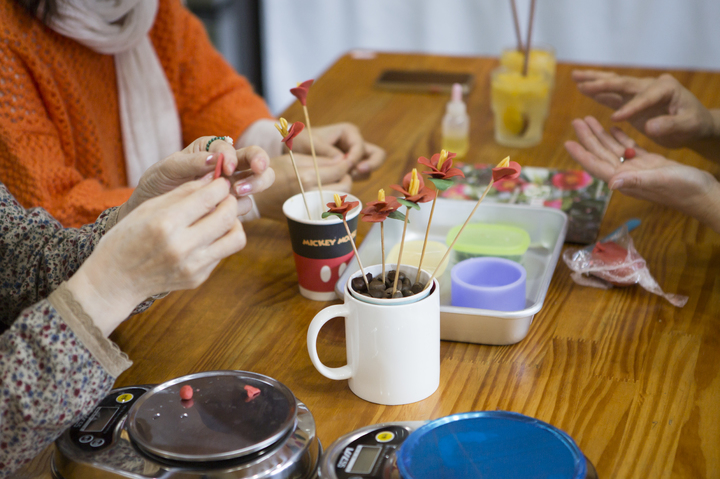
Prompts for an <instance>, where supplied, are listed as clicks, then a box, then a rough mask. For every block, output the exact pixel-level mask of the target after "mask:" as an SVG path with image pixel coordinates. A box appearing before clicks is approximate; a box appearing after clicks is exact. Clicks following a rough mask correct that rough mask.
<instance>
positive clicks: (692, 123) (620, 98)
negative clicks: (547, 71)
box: [572, 70, 716, 148]
mask: <svg viewBox="0 0 720 479" xmlns="http://www.w3.org/2000/svg"><path fill="white" fill-rule="evenodd" d="M572 78H573V80H574V81H575V82H576V83H577V87H578V90H580V92H581V93H583V94H585V95H587V96H589V97H590V98H593V99H594V100H596V101H597V102H599V103H601V104H603V105H605V106H608V107H610V108H612V109H614V110H616V111H615V113H613V115H612V117H611V118H612V120H614V121H628V122H630V123H631V124H632V125H633V126H634V127H635V128H636V129H637V130H638V131H640V132H641V133H643V134H644V135H646V136H648V137H649V138H651V139H652V140H653V141H655V142H656V143H657V144H659V145H661V146H665V147H668V148H679V147H690V148H693V147H695V145H694V143H696V142H699V141H702V140H706V139H709V138H712V137H713V136H715V129H716V126H715V119H714V116H713V114H712V113H711V111H710V110H708V109H707V108H706V107H705V106H703V104H702V103H700V101H699V100H698V99H697V98H696V97H695V95H693V94H692V93H691V92H690V91H689V90H688V89H687V88H685V87H684V86H683V85H681V84H680V82H678V81H677V80H676V79H675V78H674V77H673V76H671V75H668V74H663V75H660V76H659V77H658V78H635V77H630V76H620V75H618V74H616V73H612V72H603V71H595V70H576V71H573V73H572Z"/></svg>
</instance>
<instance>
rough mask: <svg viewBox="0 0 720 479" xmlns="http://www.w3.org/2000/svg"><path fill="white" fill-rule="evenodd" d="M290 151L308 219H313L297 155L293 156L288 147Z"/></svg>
mask: <svg viewBox="0 0 720 479" xmlns="http://www.w3.org/2000/svg"><path fill="white" fill-rule="evenodd" d="M288 151H289V152H290V160H291V161H292V165H293V169H294V170H295V176H296V177H297V180H298V184H299V185H300V192H301V193H302V197H303V201H304V202H305V210H307V215H308V219H309V220H311V219H312V216H311V215H310V207H309V206H308V202H307V198H306V197H305V189H304V188H303V185H302V181H300V172H299V171H298V169H297V164H296V163H295V157H294V156H293V152H292V150H291V149H289V148H288Z"/></svg>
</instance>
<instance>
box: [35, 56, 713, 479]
mask: <svg viewBox="0 0 720 479" xmlns="http://www.w3.org/2000/svg"><path fill="white" fill-rule="evenodd" d="M497 64H498V61H497V59H495V58H478V57H472V58H469V57H440V56H429V55H409V54H379V55H377V56H376V57H375V58H373V59H369V60H364V59H353V58H352V57H351V56H344V57H342V58H340V59H339V60H338V61H337V62H336V63H335V64H334V65H333V66H332V67H331V68H330V69H329V70H328V71H327V72H326V73H324V74H323V75H322V77H320V78H319V79H318V80H317V82H316V84H315V85H314V86H313V87H312V89H311V91H310V95H309V97H308V108H309V110H310V117H311V120H312V124H313V126H314V127H317V126H320V125H323V124H328V123H332V122H337V121H348V122H352V123H355V124H356V125H358V127H359V128H360V130H361V131H362V133H363V135H364V137H365V138H366V139H367V140H368V141H370V142H372V143H375V144H378V145H380V146H382V147H383V148H385V150H386V151H387V160H386V162H385V164H384V165H383V166H382V168H381V169H380V170H379V171H377V172H375V173H374V174H373V175H372V177H371V178H370V179H367V180H361V181H357V182H356V183H355V185H354V189H353V193H354V194H356V195H357V196H358V197H360V199H361V200H363V202H367V201H371V200H373V199H374V198H375V197H376V194H377V190H378V188H381V187H383V188H387V187H388V185H389V184H391V183H394V182H397V181H398V180H399V179H400V178H401V176H402V174H404V173H405V172H407V171H409V170H410V168H411V167H412V166H414V165H415V162H416V161H417V158H418V157H419V156H421V155H422V156H430V155H431V154H433V153H435V152H438V151H439V149H440V147H439V142H440V121H441V118H442V116H443V114H444V111H445V103H446V102H447V100H448V98H447V95H441V94H432V93H411V92H408V93H403V92H390V91H384V90H379V89H376V88H374V86H373V83H374V80H375V78H376V77H377V76H378V75H379V74H380V73H381V71H383V70H384V69H399V68H407V69H435V70H450V71H460V72H470V73H473V74H474V75H475V79H476V82H475V85H474V88H473V89H472V91H471V93H470V95H469V97H468V99H467V101H468V111H469V115H470V118H471V138H470V152H469V153H468V158H467V161H469V162H482V163H496V162H498V161H499V160H500V159H502V158H503V157H505V156H507V155H510V157H511V159H513V160H515V161H518V162H519V163H520V164H522V165H528V166H545V167H555V168H577V165H576V164H575V163H574V161H573V160H572V158H570V156H569V155H568V154H567V152H566V151H565V149H564V146H563V143H564V142H565V141H566V140H569V139H574V137H575V135H574V132H573V130H572V127H571V124H570V123H571V120H572V119H573V118H577V117H583V116H585V115H593V116H595V117H596V118H598V119H599V120H600V122H601V123H602V124H603V125H605V126H606V127H608V126H609V125H610V124H611V122H610V120H609V116H610V110H609V109H607V108H604V107H602V106H600V105H598V104H596V103H595V102H593V101H591V100H589V99H587V98H585V97H583V96H582V95H581V94H579V93H578V92H577V90H576V88H575V86H574V84H573V82H572V80H571V79H570V72H571V71H572V70H573V69H574V68H586V67H584V66H583V67H581V66H578V65H568V64H562V63H561V64H559V65H558V70H557V79H556V87H555V90H554V94H553V98H552V103H551V108H550V114H549V118H548V120H547V123H546V127H545V133H544V137H543V140H542V142H541V143H540V144H539V145H538V146H536V147H532V148H527V149H513V148H507V147H503V146H500V145H498V144H496V143H495V141H494V139H493V120H492V116H491V111H490V104H489V98H490V91H489V77H490V71H491V70H492V69H493V68H494V67H496V66H497ZM613 70H614V71H618V72H624V73H628V74H632V75H636V76H647V75H657V74H659V73H660V72H659V71H652V70H647V69H636V68H622V69H621V68H615V69H613ZM672 73H673V74H674V75H675V76H676V77H677V78H678V79H679V80H680V82H681V83H683V84H684V85H685V86H686V87H687V88H689V89H690V90H691V91H692V92H693V93H695V94H696V95H697V96H698V97H699V98H700V99H701V100H702V101H703V103H704V104H705V105H707V106H709V107H716V108H717V107H720V74H719V73H711V72H699V71H675V72H672ZM301 80H305V79H304V78H301V79H296V78H289V79H288V85H289V86H288V88H289V87H290V86H294V84H295V82H296V81H301ZM283 116H284V117H285V118H287V119H288V121H298V120H299V121H303V118H304V117H303V113H302V109H301V107H300V105H299V104H294V105H292V106H291V107H290V108H289V109H288V110H287V111H286V112H285V113H284V114H283ZM620 126H621V127H623V129H625V131H626V132H628V133H629V134H630V135H631V136H633V138H635V139H636V140H637V141H638V143H639V144H640V145H641V146H643V147H646V148H649V149H651V150H652V151H655V152H659V153H661V154H665V155H666V156H668V157H670V158H672V159H675V160H678V161H683V162H685V163H688V164H690V165H693V166H696V167H699V168H704V169H707V170H709V171H711V172H712V173H713V174H714V175H716V176H717V175H718V173H720V168H719V167H718V165H716V164H714V163H712V162H710V161H708V160H705V159H704V158H701V157H700V156H698V155H696V154H694V153H693V152H691V151H689V150H674V151H669V150H666V149H663V148H660V147H657V146H655V145H654V144H653V143H652V142H650V141H649V140H647V139H645V138H644V137H642V136H641V135H640V134H638V133H637V132H635V131H634V130H632V128H631V127H630V126H629V125H627V124H623V125H620ZM633 217H636V218H640V219H641V220H642V224H641V226H640V227H639V228H638V229H636V230H635V231H633V233H632V236H633V239H634V241H635V245H636V248H637V249H638V251H639V253H640V254H641V255H642V256H643V257H644V258H645V259H646V260H647V265H648V267H649V269H650V272H651V273H652V274H653V276H654V277H655V279H656V280H657V281H658V283H659V284H660V285H661V286H662V288H663V289H664V290H665V291H666V292H672V293H678V294H683V295H687V296H689V297H690V299H689V301H688V303H687V305H686V306H685V307H683V308H676V307H674V306H672V305H671V304H670V303H669V302H667V301H666V300H665V299H663V298H661V297H659V296H657V295H653V294H650V293H648V292H647V291H645V290H644V289H642V288H640V287H631V288H624V289H611V290H600V289H593V288H588V287H582V286H579V285H576V284H575V283H574V282H573V281H572V279H571V278H570V273H569V270H568V268H567V267H566V266H565V264H564V263H563V262H562V260H561V261H560V262H559V263H558V265H557V268H556V270H555V274H554V276H553V279H552V282H551V284H550V288H549V290H548V294H547V297H546V299H545V302H544V305H543V308H542V310H541V311H540V312H539V313H538V314H537V315H536V316H535V318H534V321H533V324H532V325H531V327H530V330H529V333H528V335H527V337H525V339H523V340H522V341H521V342H519V343H518V344H515V345H510V346H485V345H478V344H468V343H460V342H447V341H443V342H442V345H441V380H440V388H439V389H438V390H437V391H436V392H435V393H434V394H433V395H432V396H430V397H429V398H428V399H425V400H423V401H421V402H418V403H415V404H411V405H406V406H380V405H376V404H371V403H368V402H365V401H363V400H361V399H359V398H358V397H356V396H355V395H354V394H353V393H352V392H351V391H350V390H349V388H348V386H347V382H346V381H331V380H329V379H326V378H325V377H324V376H322V375H320V373H318V372H317V371H316V370H315V368H314V367H313V365H312V364H311V362H310V359H309V356H308V353H307V350H306V333H307V328H308V325H309V323H310V321H311V320H312V318H313V316H314V315H315V314H316V313H317V312H318V311H320V310H321V309H323V308H324V307H326V306H328V305H329V304H333V302H327V303H325V302H314V301H310V300H307V299H305V298H303V297H301V296H300V295H299V294H298V291H297V276H296V273H295V265H294V262H293V257H292V250H291V247H290V239H289V235H288V230H287V226H286V224H284V223H282V222H275V221H271V220H267V219H262V220H258V221H255V222H252V223H248V224H246V225H245V229H246V231H247V236H248V245H247V247H246V248H245V249H244V250H243V251H241V252H240V253H238V254H236V255H234V256H232V257H230V258H227V259H226V260H224V261H223V262H222V263H221V264H220V266H219V267H218V268H217V269H216V270H215V271H214V272H213V274H212V276H211V277H210V278H209V280H208V281H207V282H206V283H205V284H203V285H202V286H201V287H199V288H197V289H196V290H193V291H184V292H175V293H172V294H170V295H169V296H168V297H167V298H165V299H163V300H160V301H158V302H156V304H155V305H153V306H152V307H151V308H150V309H149V310H148V311H147V312H145V313H143V314H140V315H138V316H136V317H134V318H131V319H130V320H128V321H126V322H125V323H124V324H122V325H121V326H120V327H119V328H118V329H117V330H116V331H115V333H114V334H113V335H112V339H113V340H114V341H116V342H117V343H118V345H120V347H121V348H122V349H123V350H124V351H125V352H127V354H128V355H129V356H130V358H131V359H132V360H133V361H134V365H133V366H132V367H131V368H130V369H129V370H127V371H126V372H125V373H124V374H123V375H122V376H121V377H120V378H119V379H118V380H117V383H116V386H118V387H119V386H128V385H135V384H155V383H161V382H164V381H167V380H169V379H172V378H175V377H178V376H182V375H186V374H190V373H195V372H199V371H207V370H217V369H240V370H248V371H254V372H257V373H261V374H266V375H268V376H271V377H274V378H276V379H278V380H279V381H281V382H282V383H284V384H286V385H287V386H288V387H289V388H290V389H291V390H292V391H293V392H294V393H295V395H296V396H297V397H298V398H299V399H300V400H301V401H303V402H305V403H306V404H307V405H308V407H309V408H310V410H311V411H312V413H313V415H314V417H315V420H316V423H317V428H318V434H319V437H320V440H321V441H322V444H323V445H324V446H325V447H327V446H329V445H330V444H331V443H332V442H333V441H334V440H335V439H336V438H338V437H339V436H341V435H343V434H345V433H347V432H350V431H352V430H354V429H356V428H359V427H362V426H366V425H369V424H374V423H380V422H387V421H405V420H426V419H435V418H439V417H442V416H446V415H449V414H452V413H457V412H466V411H477V410H496V409H502V410H508V411H515V412H519V413H522V414H526V415H530V416H533V417H536V418H538V419H541V420H543V421H547V422H549V423H550V424H553V425H554V426H556V427H559V428H561V429H563V430H565V431H566V432H567V433H569V434H570V435H571V436H572V437H573V438H574V439H575V441H576V442H577V443H578V445H579V446H580V448H581V449H582V450H583V452H584V453H585V455H586V456H587V457H588V458H589V459H590V460H591V461H592V462H593V464H594V465H595V467H596V469H597V471H598V473H599V476H600V477H601V478H611V477H612V478H641V477H642V478H650V477H693V478H713V477H720V279H719V276H718V273H720V236H719V235H718V234H716V233H714V232H713V231H712V230H710V229H708V228H706V227H704V226H702V225H700V224H699V223H698V222H697V221H695V220H693V219H690V218H687V217H685V216H683V215H681V214H679V213H676V212H674V211H672V210H669V209H667V208H664V207H662V206H658V205H654V204H650V203H647V202H643V201H639V200H634V199H631V198H628V197H624V196H622V195H621V194H619V193H618V194H615V195H613V198H612V200H611V202H610V205H609V208H608V211H607V214H606V216H605V219H604V221H603V224H602V230H601V234H606V233H609V232H610V231H612V230H613V229H615V228H616V227H617V226H618V225H620V224H621V223H622V222H623V221H625V220H627V219H629V218H633ZM368 229H369V226H368V224H367V223H363V222H360V226H359V232H358V234H359V238H362V237H363V236H364V235H365V234H366V233H367V231H368ZM344 342H345V339H344V329H343V323H342V321H341V320H339V319H335V320H332V321H331V322H330V323H329V324H328V325H327V326H326V327H325V328H324V329H323V330H322V331H321V334H320V339H319V345H318V349H319V350H320V354H321V359H322V360H323V361H324V362H325V363H326V364H328V365H330V366H340V365H342V364H344V363H345V346H344ZM48 477H49V476H48Z"/></svg>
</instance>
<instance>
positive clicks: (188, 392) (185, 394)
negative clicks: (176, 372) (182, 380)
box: [180, 384, 193, 401]
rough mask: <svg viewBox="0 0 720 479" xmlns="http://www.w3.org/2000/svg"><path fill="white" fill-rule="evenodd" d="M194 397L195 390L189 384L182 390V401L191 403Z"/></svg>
mask: <svg viewBox="0 0 720 479" xmlns="http://www.w3.org/2000/svg"><path fill="white" fill-rule="evenodd" d="M192 397H193V388H192V387H191V386H188V385H187V384H186V385H185V386H183V387H181V388H180V399H182V400H183V401H189V400H191V399H192Z"/></svg>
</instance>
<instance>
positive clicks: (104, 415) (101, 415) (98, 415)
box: [80, 407, 118, 432]
mask: <svg viewBox="0 0 720 479" xmlns="http://www.w3.org/2000/svg"><path fill="white" fill-rule="evenodd" d="M117 411H118V408H116V407H99V408H97V409H96V410H95V413H94V414H93V415H92V417H91V418H90V419H89V420H88V421H87V422H86V423H85V425H84V426H83V427H82V429H80V430H81V431H82V432H102V431H104V430H105V427H106V426H107V425H108V423H109V422H110V421H111V420H112V418H113V416H115V413H116V412H117Z"/></svg>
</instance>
